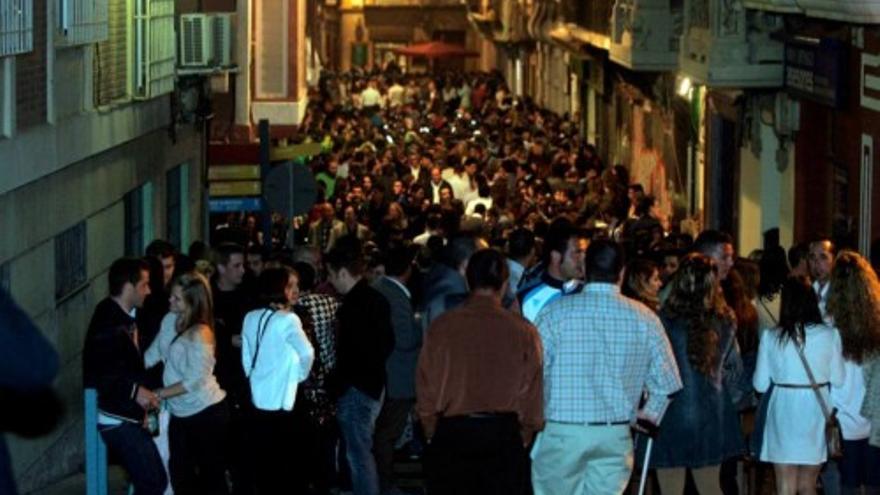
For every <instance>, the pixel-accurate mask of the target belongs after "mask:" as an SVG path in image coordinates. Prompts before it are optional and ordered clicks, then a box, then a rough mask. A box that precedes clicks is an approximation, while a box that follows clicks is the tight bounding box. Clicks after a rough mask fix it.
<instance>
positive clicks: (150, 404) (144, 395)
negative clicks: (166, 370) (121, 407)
mask: <svg viewBox="0 0 880 495" xmlns="http://www.w3.org/2000/svg"><path fill="white" fill-rule="evenodd" d="M135 400H136V401H137V403H138V405H139V406H141V407H142V408H144V409H145V410H150V409H155V408H157V407H159V397H158V396H156V394H154V393H153V392H152V391H151V390H148V389H146V388H144V387H142V386H138V390H137V396H136V397H135Z"/></svg>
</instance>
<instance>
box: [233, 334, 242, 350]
mask: <svg viewBox="0 0 880 495" xmlns="http://www.w3.org/2000/svg"><path fill="white" fill-rule="evenodd" d="M232 347H237V348H239V349H241V335H233V336H232Z"/></svg>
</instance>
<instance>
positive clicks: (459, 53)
mask: <svg viewBox="0 0 880 495" xmlns="http://www.w3.org/2000/svg"><path fill="white" fill-rule="evenodd" d="M394 53H397V54H399V55H406V56H409V57H425V58H430V59H434V58H452V57H479V56H480V54H479V53H478V52H475V51H473V50H468V49H467V48H465V47H463V46H461V45H453V44H451V43H446V42H444V41H429V42H426V43H416V44H414V45H409V46H405V47H403V48H395V49H394Z"/></svg>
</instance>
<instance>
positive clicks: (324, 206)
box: [309, 202, 342, 253]
mask: <svg viewBox="0 0 880 495" xmlns="http://www.w3.org/2000/svg"><path fill="white" fill-rule="evenodd" d="M318 208H319V210H320V212H321V218H320V220H318V221H316V222H314V223H313V224H312V225H311V226H309V245H310V246H312V247H313V248H315V249H317V250H319V251H320V252H321V253H326V252H327V251H329V250H330V247H331V245H332V243H331V242H330V240H331V234H332V233H333V229H334V228H342V227H341V225H342V222H341V221H340V220H338V219H337V218H336V211H335V210H334V209H333V205H332V204H331V203H330V202H324V203H321V204H320V205H319V206H318Z"/></svg>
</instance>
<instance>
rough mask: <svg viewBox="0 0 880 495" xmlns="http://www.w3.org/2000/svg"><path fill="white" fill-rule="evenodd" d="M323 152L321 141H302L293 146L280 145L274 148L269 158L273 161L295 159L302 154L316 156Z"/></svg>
mask: <svg viewBox="0 0 880 495" xmlns="http://www.w3.org/2000/svg"><path fill="white" fill-rule="evenodd" d="M320 154H321V143H302V144H294V145H291V146H278V147H276V148H272V151H271V152H270V153H269V159H270V160H271V161H273V162H277V161H281V160H294V159H296V158H299V157H301V156H315V155H320Z"/></svg>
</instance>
